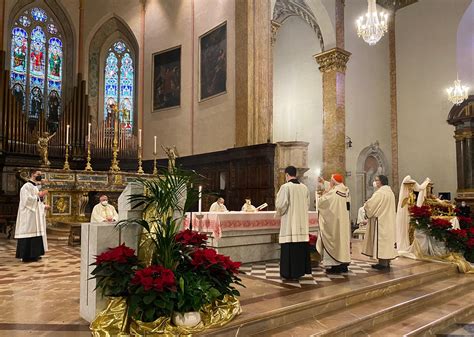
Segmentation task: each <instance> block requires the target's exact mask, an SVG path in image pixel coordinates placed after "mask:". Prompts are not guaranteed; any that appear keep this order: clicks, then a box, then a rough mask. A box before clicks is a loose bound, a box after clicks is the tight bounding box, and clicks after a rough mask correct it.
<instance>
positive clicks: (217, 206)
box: [209, 198, 228, 212]
mask: <svg viewBox="0 0 474 337" xmlns="http://www.w3.org/2000/svg"><path fill="white" fill-rule="evenodd" d="M209 212H228V210H227V207H225V205H224V198H219V199H217V201H215V202H214V203H213V204H212V205H211V208H210V209H209Z"/></svg>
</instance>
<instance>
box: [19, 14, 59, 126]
mask: <svg viewBox="0 0 474 337" xmlns="http://www.w3.org/2000/svg"><path fill="white" fill-rule="evenodd" d="M20 27H21V28H20ZM63 57H64V49H63V43H62V40H61V32H60V30H59V28H58V26H57V25H56V23H55V22H54V20H53V19H52V18H51V17H50V16H48V15H47V13H46V11H45V10H43V9H41V8H38V7H35V8H33V9H31V10H26V11H24V12H23V13H22V14H21V15H20V16H19V17H18V19H17V20H16V22H15V23H14V28H13V29H12V40H11V63H10V64H11V76H10V86H11V89H12V94H13V95H14V96H15V97H16V99H17V101H18V102H20V103H21V104H22V106H23V110H24V111H28V117H29V118H33V119H37V118H39V116H40V114H41V113H43V112H45V113H46V114H47V117H48V122H49V119H50V118H52V119H54V120H55V121H56V122H57V120H58V118H59V115H60V110H61V97H62V75H63V62H64V60H63ZM53 122H54V121H53ZM53 124H54V123H53ZM56 124H57V123H56Z"/></svg>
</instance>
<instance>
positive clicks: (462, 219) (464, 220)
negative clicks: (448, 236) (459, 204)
mask: <svg viewBox="0 0 474 337" xmlns="http://www.w3.org/2000/svg"><path fill="white" fill-rule="evenodd" d="M458 220H459V225H460V226H461V228H469V227H471V226H472V219H471V218H470V217H467V216H458Z"/></svg>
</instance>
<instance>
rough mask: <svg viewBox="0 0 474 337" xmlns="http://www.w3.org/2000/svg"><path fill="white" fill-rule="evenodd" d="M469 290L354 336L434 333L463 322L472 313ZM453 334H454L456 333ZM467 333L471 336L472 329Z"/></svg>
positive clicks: (473, 299) (472, 295)
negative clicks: (396, 320)
mask: <svg viewBox="0 0 474 337" xmlns="http://www.w3.org/2000/svg"><path fill="white" fill-rule="evenodd" d="M471 282H472V281H471ZM470 292H471V293H467V294H461V296H457V297H456V298H453V299H451V300H449V301H447V302H444V303H440V304H438V305H436V306H432V307H429V308H425V309H424V310H423V311H420V312H417V313H414V314H413V315H409V316H407V317H405V318H404V319H403V320H399V321H398V322H396V323H392V324H386V325H382V326H379V327H375V328H374V329H372V330H369V331H366V332H364V333H362V334H359V335H356V336H359V337H361V336H390V335H393V334H394V333H396V334H400V336H410V337H414V336H433V335H436V334H437V333H439V332H442V331H443V330H445V329H446V328H447V327H449V326H453V325H454V324H456V323H459V322H465V321H466V318H467V317H472V316H473V315H474V293H473V291H472V288H471V290H470ZM471 320H472V319H471ZM454 335H455V336H456V334H454ZM468 335H469V336H472V331H471V334H468ZM450 336H452V335H450ZM464 336H467V335H466V334H465V335H464Z"/></svg>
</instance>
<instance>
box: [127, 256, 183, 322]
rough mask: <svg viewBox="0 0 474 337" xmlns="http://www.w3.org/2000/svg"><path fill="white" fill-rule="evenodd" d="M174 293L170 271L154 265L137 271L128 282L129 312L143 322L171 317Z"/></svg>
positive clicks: (173, 279)
mask: <svg viewBox="0 0 474 337" xmlns="http://www.w3.org/2000/svg"><path fill="white" fill-rule="evenodd" d="M176 292H177V289H176V279H175V275H174V273H173V272H172V271H171V270H170V269H167V268H164V267H162V266H156V265H155V266H150V267H147V268H144V269H140V270H137V271H136V272H135V276H134V277H133V279H132V280H131V282H130V306H129V312H130V313H131V314H132V317H134V318H135V319H138V320H140V321H143V322H153V321H154V320H156V319H157V318H158V317H161V316H168V315H171V313H172V312H173V309H174V300H175V299H176Z"/></svg>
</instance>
